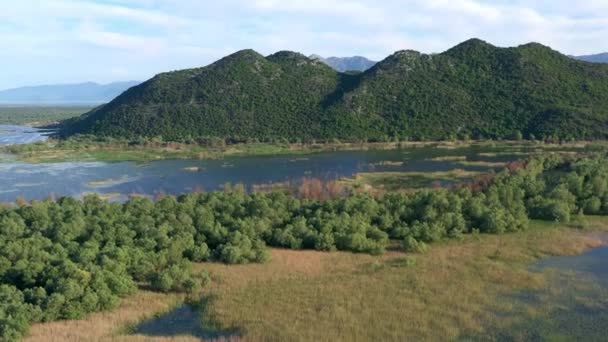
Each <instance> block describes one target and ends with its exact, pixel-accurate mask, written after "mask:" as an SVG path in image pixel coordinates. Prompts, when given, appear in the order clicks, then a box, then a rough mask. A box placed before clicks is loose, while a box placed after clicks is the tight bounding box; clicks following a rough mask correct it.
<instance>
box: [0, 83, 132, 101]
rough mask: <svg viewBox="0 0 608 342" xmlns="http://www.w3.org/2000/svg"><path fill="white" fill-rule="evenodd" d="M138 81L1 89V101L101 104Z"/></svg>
mask: <svg viewBox="0 0 608 342" xmlns="http://www.w3.org/2000/svg"><path fill="white" fill-rule="evenodd" d="M137 84H139V82H137V81H122V82H112V83H107V84H99V83H95V82H81V83H66V84H47V85H39V86H24V87H18V88H12V89H6V90H1V91H0V103H2V104H19V105H44V104H101V103H105V102H109V101H111V100H113V99H114V98H115V97H116V96H118V95H120V93H122V92H123V91H125V90H127V89H128V88H131V87H133V86H135V85H137Z"/></svg>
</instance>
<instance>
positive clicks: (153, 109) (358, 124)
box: [61, 39, 608, 140]
mask: <svg viewBox="0 0 608 342" xmlns="http://www.w3.org/2000/svg"><path fill="white" fill-rule="evenodd" d="M61 133H62V134H63V135H64V136H68V135H72V134H78V133H81V134H99V135H109V136H117V137H137V136H148V137H152V136H163V137H165V138H167V139H183V138H185V137H192V138H198V137H224V138H233V139H238V140H245V139H250V138H256V139H272V138H287V139H290V140H296V139H304V140H310V139H334V138H337V139H346V140H358V139H369V140H385V139H389V138H399V139H425V140H428V139H448V138H457V137H460V138H464V137H472V138H481V137H490V138H508V137H512V136H519V135H520V134H523V135H524V136H525V137H532V136H535V137H539V138H540V137H549V136H557V137H561V138H607V137H608V65H604V64H592V63H585V62H580V61H577V60H574V59H571V58H569V57H567V56H565V55H562V54H561V53H559V52H557V51H554V50H552V49H550V48H549V47H546V46H543V45H540V44H537V43H530V44H526V45H521V46H518V47H513V48H498V47H495V46H492V45H490V44H488V43H486V42H484V41H481V40H478V39H471V40H468V41H466V42H464V43H461V44H459V45H457V46H455V47H454V48H452V49H450V50H448V51H446V52H443V53H440V54H433V55H426V54H422V53H419V52H416V51H399V52H396V53H395V54H393V55H391V56H389V57H387V58H386V59H385V60H383V61H381V62H379V63H378V64H376V65H375V66H374V67H372V68H371V69H369V70H367V71H365V72H362V73H356V74H353V73H339V72H336V71H335V70H333V69H332V68H330V67H328V66H327V65H325V64H324V63H322V62H320V61H318V60H316V59H310V58H308V57H305V56H303V55H301V54H298V53H294V52H279V53H276V54H274V55H271V56H268V57H264V56H262V55H260V54H258V53H257V52H255V51H252V50H245V51H240V52H237V53H235V54H233V55H230V56H228V57H225V58H224V59H222V60H220V61H218V62H216V63H214V64H212V65H210V66H208V67H203V68H198V69H190V70H182V71H176V72H171V73H164V74H160V75H157V76H155V77H154V78H152V79H151V80H149V81H147V82H144V83H142V84H140V85H138V86H136V87H133V88H131V89H129V90H128V91H126V92H125V93H123V94H122V95H121V96H119V97H117V98H116V99H115V100H113V101H112V102H110V103H108V104H106V105H104V106H101V107H98V108H96V109H95V110H93V111H91V112H89V113H87V114H85V115H83V116H82V117H80V118H77V119H74V120H70V121H67V122H65V123H64V125H63V128H62V131H61Z"/></svg>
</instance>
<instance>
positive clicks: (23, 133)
mask: <svg viewBox="0 0 608 342" xmlns="http://www.w3.org/2000/svg"><path fill="white" fill-rule="evenodd" d="M49 133H50V132H49V131H48V130H44V129H38V128H32V127H26V126H10V125H0V146H7V145H15V144H29V143H35V142H38V141H45V140H46V139H47V137H48V134H49Z"/></svg>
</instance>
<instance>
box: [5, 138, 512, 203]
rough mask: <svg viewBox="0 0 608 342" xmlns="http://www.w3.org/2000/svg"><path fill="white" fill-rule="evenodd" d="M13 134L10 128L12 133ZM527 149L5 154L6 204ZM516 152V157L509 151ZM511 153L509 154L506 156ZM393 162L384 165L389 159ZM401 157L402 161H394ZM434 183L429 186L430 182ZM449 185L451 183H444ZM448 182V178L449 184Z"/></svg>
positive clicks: (348, 171)
mask: <svg viewBox="0 0 608 342" xmlns="http://www.w3.org/2000/svg"><path fill="white" fill-rule="evenodd" d="M0 132H3V133H1V134H0V141H1V144H4V145H8V144H21V143H28V142H33V141H40V140H44V139H46V136H45V133H44V132H41V131H40V130H37V129H33V128H26V127H19V126H0ZM7 132H8V133H7ZM496 151H498V152H501V153H500V154H499V156H494V157H492V156H485V157H484V156H483V155H482V156H480V155H479V153H482V152H496ZM521 151H522V149H521V148H519V149H514V148H508V147H507V148H505V147H503V148H487V147H486V148H480V147H471V148H464V149H455V150H448V149H441V148H432V147H431V148H429V147H425V148H408V149H402V150H391V151H354V152H353V151H348V152H325V153H317V154H310V155H293V156H289V155H287V156H274V157H273V156H270V157H240V158H226V159H223V160H207V161H200V160H164V161H154V162H150V163H143V164H140V163H132V162H123V163H101V162H69V163H52V164H28V163H22V162H17V161H15V160H12V159H11V157H10V156H6V155H5V156H0V202H12V201H14V200H15V199H16V198H17V197H19V196H20V197H23V198H25V199H26V200H35V199H44V198H47V197H49V196H51V195H52V196H56V197H60V196H75V197H79V196H82V195H85V194H87V193H99V194H102V195H104V194H105V195H108V198H111V200H116V201H123V200H125V199H127V198H128V196H129V195H131V194H140V195H148V196H155V195H156V194H159V193H163V194H172V195H178V194H182V193H186V192H192V191H196V190H205V191H213V190H219V189H221V188H222V186H223V185H224V184H225V183H231V184H236V183H243V184H244V185H245V186H246V187H247V188H248V189H251V188H252V187H253V186H254V185H261V184H276V183H284V182H291V183H296V184H297V182H299V181H301V180H302V179H303V178H319V179H321V180H334V179H339V178H342V177H352V176H354V175H356V174H357V173H360V172H373V171H378V172H384V171H388V172H390V171H416V172H433V171H450V170H453V169H465V170H471V171H487V170H488V168H487V167H465V166H463V165H461V164H458V162H455V161H433V160H430V159H432V158H436V157H444V156H467V157H468V160H470V161H475V160H482V161H493V162H499V161H512V160H516V159H519V158H522V156H521V155H516V153H518V152H521ZM510 152H513V153H514V154H513V155H509V154H508V153H510ZM505 153H506V154H505ZM387 161H389V162H393V163H391V164H390V165H387V164H386V163H385V165H381V164H382V163H383V162H387ZM394 162H398V163H402V164H395V163H394ZM429 185H430V184H429ZM444 185H446V184H445V183H444ZM447 185H449V184H447Z"/></svg>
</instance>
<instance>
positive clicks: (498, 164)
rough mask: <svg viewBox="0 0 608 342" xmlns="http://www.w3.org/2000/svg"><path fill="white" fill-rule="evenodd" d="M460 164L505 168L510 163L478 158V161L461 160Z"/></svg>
mask: <svg viewBox="0 0 608 342" xmlns="http://www.w3.org/2000/svg"><path fill="white" fill-rule="evenodd" d="M458 164H460V165H462V166H470V167H471V166H473V167H487V168H503V167H506V166H507V165H508V164H509V163H507V162H491V161H485V160H476V161H460V162H458Z"/></svg>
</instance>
